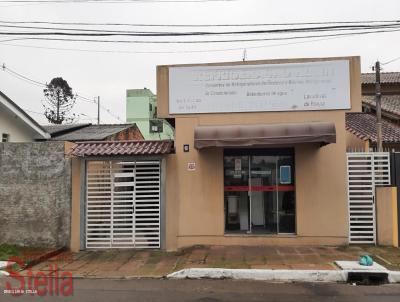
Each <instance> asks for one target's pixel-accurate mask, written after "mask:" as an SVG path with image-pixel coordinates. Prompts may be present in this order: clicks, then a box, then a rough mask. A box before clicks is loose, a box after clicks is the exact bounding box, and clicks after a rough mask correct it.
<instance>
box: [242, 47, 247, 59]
mask: <svg viewBox="0 0 400 302" xmlns="http://www.w3.org/2000/svg"><path fill="white" fill-rule="evenodd" d="M246 59H247V50H246V48H245V49H243V62H244V61H246Z"/></svg>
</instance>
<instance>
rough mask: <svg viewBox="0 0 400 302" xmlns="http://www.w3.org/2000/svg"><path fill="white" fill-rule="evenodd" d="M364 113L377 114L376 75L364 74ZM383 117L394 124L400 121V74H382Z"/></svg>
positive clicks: (362, 80)
mask: <svg viewBox="0 0 400 302" xmlns="http://www.w3.org/2000/svg"><path fill="white" fill-rule="evenodd" d="M361 82H362V95H363V96H362V103H363V112H372V113H375V102H376V101H375V73H363V74H362V75H361ZM381 93H382V98H381V110H382V117H383V118H385V119H387V120H390V121H392V122H395V123H398V122H399V121H400V72H383V73H381Z"/></svg>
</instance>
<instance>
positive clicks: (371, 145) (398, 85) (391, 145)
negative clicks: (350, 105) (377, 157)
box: [346, 72, 400, 151]
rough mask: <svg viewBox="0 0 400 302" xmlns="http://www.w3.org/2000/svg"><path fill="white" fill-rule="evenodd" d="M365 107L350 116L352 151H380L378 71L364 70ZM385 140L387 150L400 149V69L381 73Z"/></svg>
mask: <svg viewBox="0 0 400 302" xmlns="http://www.w3.org/2000/svg"><path fill="white" fill-rule="evenodd" d="M361 83H362V110H363V112H364V113H357V114H353V113H352V114H348V115H346V129H347V130H348V132H349V133H348V134H347V145H348V149H349V150H359V151H369V150H376V136H377V134H376V116H375V115H376V101H375V73H363V74H362V75H361ZM381 93H382V97H381V112H382V139H383V148H384V149H385V150H395V151H400V131H399V129H400V124H399V122H400V72H383V73H381Z"/></svg>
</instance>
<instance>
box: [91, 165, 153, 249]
mask: <svg viewBox="0 0 400 302" xmlns="http://www.w3.org/2000/svg"><path fill="white" fill-rule="evenodd" d="M160 176H161V173H160V161H158V160H155V161H129V162H123V161H88V162H87V172H86V248H95V249H101V248H159V247H160Z"/></svg>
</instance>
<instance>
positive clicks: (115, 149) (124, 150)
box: [71, 140, 174, 157]
mask: <svg viewBox="0 0 400 302" xmlns="http://www.w3.org/2000/svg"><path fill="white" fill-rule="evenodd" d="M173 144H174V142H173V141H172V140H160V141H100V142H79V143H77V144H76V145H75V147H74V148H73V149H72V152H71V154H72V155H75V156H79V157H85V156H116V155H162V154H169V153H171V152H172V151H173Z"/></svg>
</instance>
